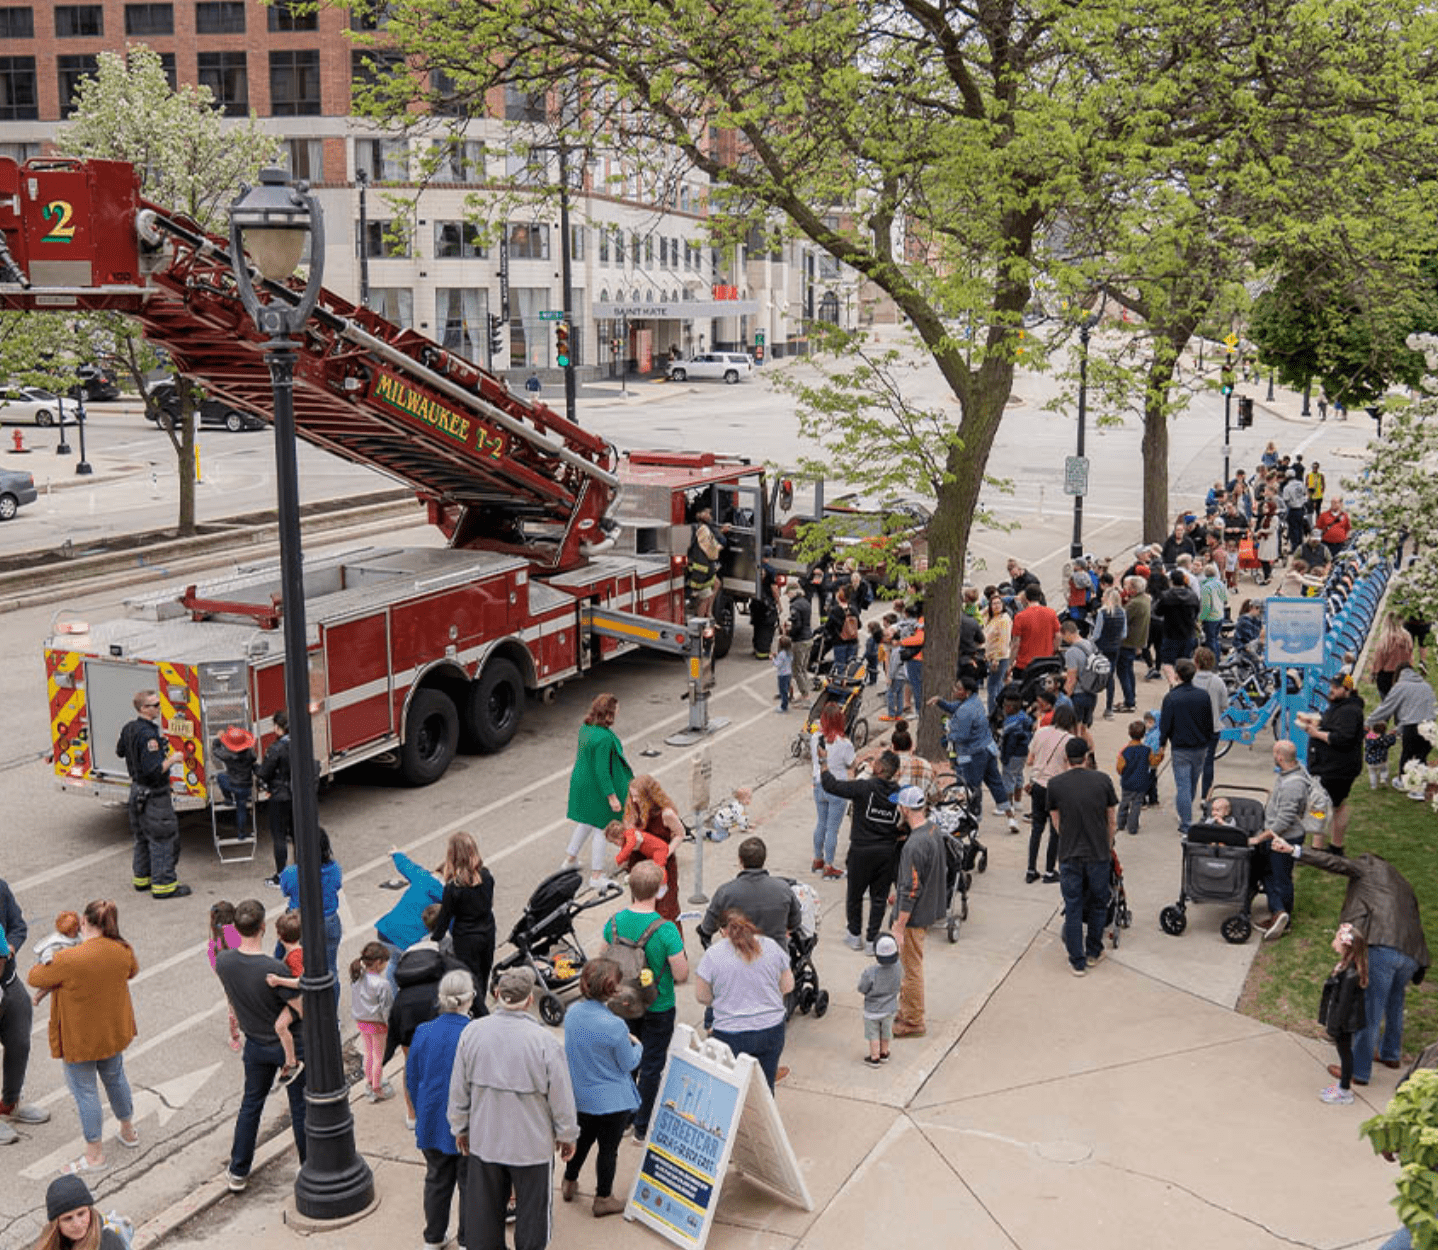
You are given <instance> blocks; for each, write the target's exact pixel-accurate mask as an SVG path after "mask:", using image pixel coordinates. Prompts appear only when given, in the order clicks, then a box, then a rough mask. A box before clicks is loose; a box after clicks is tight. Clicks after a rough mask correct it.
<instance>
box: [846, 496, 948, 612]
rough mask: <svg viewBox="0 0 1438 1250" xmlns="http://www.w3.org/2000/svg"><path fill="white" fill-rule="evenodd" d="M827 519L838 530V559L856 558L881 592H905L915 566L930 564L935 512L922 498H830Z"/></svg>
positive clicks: (920, 568) (917, 568)
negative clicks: (930, 524) (931, 529)
mask: <svg viewBox="0 0 1438 1250" xmlns="http://www.w3.org/2000/svg"><path fill="white" fill-rule="evenodd" d="M824 519H825V520H826V521H829V522H831V524H832V525H833V526H834V527H835V530H836V532H835V533H834V534H833V539H834V557H835V559H837V560H839V561H841V562H842V561H844V560H853V561H854V562H855V565H856V566H857V568H858V569H859V571H860V572H861V573H863V575H864V576H865V577H866V578H868V579H869V581H870V582H871V583H872V584H873V586H874V588H875V590H899V591H902V590H903V589H904V588H905V587H906V586H907V585H908V573H909V572H910V570H914V571H918V572H922V571H923V570H925V569H927V568H928V567H929V522H930V521H931V520H932V519H933V513H932V512H931V511H930V510H929V507H928V505H927V504H925V503H924V502H922V501H921V500H918V499H913V498H886V499H872V498H868V497H865V496H862V495H840V496H838V497H837V498H835V499H829V500H825V502H824Z"/></svg>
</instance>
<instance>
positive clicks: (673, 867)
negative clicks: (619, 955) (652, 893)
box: [620, 773, 684, 933]
mask: <svg viewBox="0 0 1438 1250" xmlns="http://www.w3.org/2000/svg"><path fill="white" fill-rule="evenodd" d="M624 822H625V823H626V824H628V825H631V826H632V827H634V828H635V829H643V830H644V832H645V833H650V834H653V835H654V836H655V837H656V838H663V839H664V840H665V841H666V842H668V843H669V858H668V860H667V861H666V862H665V864H664V890H663V891H662V893H661V894H660V896H659V901H658V903H657V904H656V907H657V910H658V912H659V914H660V915H661V916H663V917H664V919H665V920H672V921H674V923H675V924H676V925H678V924H679V855H678V851H679V848H680V846H682V845H683V843H684V822H683V821H682V820H680V818H679V809H678V808H677V807H676V806H675V804H674V800H673V799H671V798H670V797H669V796H668V795H667V794H665V793H664V787H663V786H661V785H660V784H659V782H658V780H656V779H655V778H654V777H652V776H650V774H648V773H641V774H640V775H639V776H637V777H636V778H634V780H633V781H632V782H630V784H629V798H628V801H627V802H626V803H625V806H624ZM641 858H643V856H642V855H640V853H639V852H638V851H637V850H636V851H635V852H634V853H633V854H631V855H630V856H629V858H628V860H626V861H625V862H624V863H623V864H621V865H620V867H621V868H623V869H625V870H626V871H627V870H629V869H631V868H633V867H634V865H635V864H636V863H638V862H639V860H640V859H641ZM680 932H681V933H682V932H683V928H682V927H681V928H680Z"/></svg>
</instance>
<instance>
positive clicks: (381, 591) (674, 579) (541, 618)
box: [0, 158, 793, 858]
mask: <svg viewBox="0 0 1438 1250" xmlns="http://www.w3.org/2000/svg"><path fill="white" fill-rule="evenodd" d="M266 285H267V289H268V293H269V295H270V297H271V298H279V299H285V298H290V299H297V298H298V296H297V294H296V293H295V292H294V291H293V290H291V289H290V288H289V287H287V286H284V285H279V284H274V283H267V284H266ZM0 308H5V309H10V310H43V311H47V312H65V311H67V310H74V311H77V312H78V311H87V310H97V309H98V310H109V311H116V312H121V313H125V314H128V315H130V316H132V317H134V318H136V319H137V320H138V321H139V322H140V323H141V325H142V327H143V329H144V333H145V335H146V337H147V338H148V339H149V340H150V341H151V342H152V343H155V344H157V345H159V346H162V347H163V348H164V349H165V350H166V351H167V352H168V353H169V354H170V357H171V359H172V360H173V361H174V365H175V368H176V369H177V370H178V371H180V372H182V373H185V374H188V375H190V376H192V377H194V378H196V379H197V380H199V381H200V382H202V383H203V384H204V386H205V387H206V388H207V389H208V390H209V391H211V392H213V393H214V394H216V395H218V396H220V397H221V398H223V399H224V400H226V401H227V402H229V403H231V404H233V405H235V406H236V407H238V408H241V409H244V410H247V411H249V412H253V413H255V414H257V415H259V416H262V417H265V418H266V419H268V418H269V416H270V405H271V402H272V400H271V395H272V392H271V385H270V377H269V371H268V368H267V366H266V363H265V360H264V356H263V350H262V347H263V339H262V336H261V335H260V333H259V331H258V330H257V329H256V328H255V326H254V324H253V322H252V321H251V319H250V317H249V316H248V315H247V314H246V313H245V311H244V308H243V306H242V303H241V299H240V295H239V292H238V290H237V288H236V284H235V278H234V273H233V270H232V267H231V258H230V253H229V244H228V241H227V240H223V239H219V238H216V237H214V236H211V235H208V234H206V233H205V232H204V231H203V230H202V229H200V227H199V226H198V225H196V223H194V222H193V221H191V220H189V219H188V218H186V217H184V216H183V215H180V214H177V213H174V212H171V211H169V210H167V209H165V208H162V207H161V206H159V205H156V204H153V203H149V202H147V201H145V200H144V199H143V198H142V197H141V195H140V181H139V177H138V175H137V173H136V171H135V170H134V168H133V167H132V166H131V165H129V164H127V163H124V162H118V161H104V160H85V161H75V160H43V159H42V160H31V161H29V162H27V163H26V164H24V165H17V164H16V163H15V162H14V161H12V160H9V159H8V158H0ZM300 338H301V341H300V342H299V344H298V360H297V361H296V364H295V388H294V406H295V425H296V431H297V433H298V435H299V437H301V438H304V439H306V440H307V441H308V442H310V443H313V444H315V445H316V446H319V447H322V448H324V449H325V450H327V451H329V452H332V453H333V454H335V455H338V456H341V457H344V458H346V459H348V460H351V461H354V462H356V463H359V464H364V465H367V466H370V467H373V468H376V469H380V470H382V471H384V472H386V473H388V474H390V475H392V476H394V477H395V478H397V479H399V480H401V481H403V482H404V483H406V484H407V485H408V486H410V487H411V488H412V489H413V490H414V491H415V493H416V496H417V497H418V498H419V499H420V500H421V501H422V502H423V503H424V505H425V507H426V509H427V515H428V519H429V521H430V522H431V523H433V524H434V525H435V526H437V527H438V528H439V529H440V530H441V531H442V532H443V533H444V535H445V536H446V539H447V545H446V546H444V547H441V548H402V547H388V546H386V547H374V548H366V549H363V550H359V551H354V552H349V553H346V554H343V555H336V556H324V557H317V558H314V559H307V560H306V561H305V597H306V605H305V609H306V615H307V618H308V632H309V636H308V668H309V688H310V712H311V718H312V723H313V726H314V740H315V753H316V756H317V757H318V760H319V766H320V772H321V775H322V776H327V775H330V774H332V773H334V772H336V771H338V770H339V769H341V768H344V767H347V766H349V765H351V764H355V763H358V762H360V761H363V760H374V759H384V760H387V761H389V762H392V763H393V764H394V765H395V766H396V767H398V769H399V770H400V772H401V774H402V776H403V777H404V779H405V780H406V781H408V782H409V783H411V784H416V785H422V784H427V783H429V782H432V781H434V780H436V779H437V778H438V777H439V776H441V775H442V774H443V773H444V771H445V769H446V768H447V767H448V766H449V763H450V761H451V760H452V759H453V757H454V754H455V752H456V751H457V750H475V751H497V750H499V749H501V748H502V747H504V746H505V744H506V743H508V742H509V741H510V739H511V738H513V736H514V734H515V732H516V730H517V729H518V727H519V723H520V719H521V717H522V715H523V712H524V707H525V703H526V699H527V698H528V697H530V696H531V695H541V696H543V695H547V694H550V693H552V692H553V691H554V690H556V689H557V688H558V686H559V685H560V684H561V683H563V682H565V681H568V680H571V679H573V678H576V677H578V676H580V675H581V674H583V673H585V672H586V671H587V670H588V669H590V668H591V667H593V666H594V665H595V664H596V663H597V662H599V661H600V660H603V659H605V658H608V657H611V656H614V655H618V654H620V653H623V652H626V651H632V650H634V649H636V648H637V647H641V646H643V647H652V648H656V649H658V650H661V651H668V652H671V653H680V654H683V655H685V656H687V657H688V662H689V679H690V717H689V719H690V725H689V732H690V733H691V734H692V735H699V734H702V733H703V732H704V730H705V728H706V721H707V707H706V704H707V692H708V689H709V687H710V686H711V685H712V660H713V659H714V658H719V657H722V655H723V654H724V653H725V652H726V651H727V650H728V646H729V642H730V639H731V637H732V632H733V624H734V613H735V610H736V605H737V606H738V607H739V608H741V609H749V608H750V607H752V604H753V602H754V600H755V599H756V598H757V597H758V596H760V595H763V594H765V593H766V590H765V588H764V587H763V582H762V579H761V578H760V576H759V566H760V561H761V553H762V549H763V546H764V545H765V544H766V543H767V542H768V541H770V539H771V538H772V537H773V534H774V532H775V529H776V527H775V526H774V523H773V517H774V513H775V511H776V509H777V508H778V507H779V506H780V502H781V501H780V496H781V484H780V483H779V482H774V483H773V484H772V487H766V483H765V475H764V472H763V470H762V468H761V467H759V466H754V465H751V464H750V463H749V462H748V461H747V460H746V459H744V458H741V457H737V456H728V455H721V454H717V453H711V452H702V453H685V452H663V451H657V452H638V451H636V452H631V453H627V454H625V455H622V456H621V455H620V454H619V453H618V452H617V451H616V449H615V448H614V446H613V445H612V444H610V443H609V442H607V441H606V440H605V439H603V438H601V437H599V436H598V435H596V434H594V433H593V432H591V431H588V430H585V429H582V428H581V427H580V426H578V425H576V424H574V423H572V422H570V421H568V420H566V419H565V418H564V417H562V416H560V415H559V414H557V413H555V412H553V411H552V410H551V409H549V408H548V407H547V406H545V405H544V404H543V403H540V402H538V401H537V400H534V399H530V398H526V397H522V396H520V395H518V394H515V393H514V392H512V391H510V389H509V388H508V386H507V385H506V384H505V383H504V381H503V380H502V379H500V378H498V377H496V376H494V375H493V374H491V373H489V372H487V371H485V370H484V369H481V368H479V367H477V366H476V365H474V364H472V363H471V362H469V361H468V360H465V359H464V358H462V357H460V356H458V355H456V354H455V353H453V352H450V351H447V350H446V349H444V348H443V347H441V346H439V345H438V344H436V343H434V342H433V341H431V340H430V339H428V338H426V337H425V336H424V335H422V334H419V333H416V332H415V331H413V330H410V329H405V328H401V327H399V326H396V325H394V324H392V323H390V322H389V321H387V320H385V319H384V318H383V317H380V316H378V315H377V314H376V313H374V312H372V311H371V310H369V309H365V308H359V307H356V306H354V305H353V304H350V303H348V302H347V301H345V300H344V299H342V298H340V297H339V296H337V295H335V294H334V293H333V292H330V291H322V292H321V294H320V298H319V303H318V305H317V307H316V309H315V312H314V313H313V315H312V316H311V318H310V320H309V321H308V322H307V323H306V325H305V327H304V330H303V333H302V335H301V336H300ZM782 495H783V506H785V507H787V506H789V504H790V502H791V500H792V485H791V483H789V482H784V483H782ZM706 505H707V506H709V507H710V508H711V509H713V511H714V513H715V515H716V516H719V517H723V518H725V519H726V521H727V523H728V525H729V534H728V542H727V544H726V548H725V552H724V556H723V567H722V571H723V574H724V586H725V590H724V592H723V593H722V594H721V595H720V596H719V597H718V598H717V599H716V600H715V602H714V604H713V606H712V607H711V609H710V612H711V616H712V620H711V619H708V618H703V619H700V618H695V619H690V617H689V614H688V611H687V607H688V602H687V596H686V592H685V569H686V558H685V557H686V553H687V551H688V550H689V544H690V541H691V530H692V526H691V524H690V522H691V521H692V520H693V517H694V514H695V513H696V512H697V511H698V510H699V509H700V508H701V507H703V506H706ZM792 528H793V527H792V525H791V526H790V533H791V534H792ZM284 606H285V605H284V603H283V600H282V597H281V595H280V580H279V565H278V561H274V562H269V563H264V564H258V565H254V566H251V567H242V568H239V569H237V570H235V571H234V572H233V573H232V574H230V575H227V576H222V577H217V578H212V579H210V580H207V581H196V582H195V583H193V584H191V585H189V586H187V587H185V588H184V589H183V590H181V591H180V592H179V593H175V591H174V590H173V589H155V590H153V591H150V592H146V593H141V594H138V595H136V596H134V597H133V598H131V599H129V600H127V601H126V604H125V608H126V612H125V615H124V616H122V617H118V618H115V619H111V620H104V621H90V620H88V619H84V618H82V617H80V616H77V615H74V614H70V613H67V612H66V611H64V610H61V611H60V612H57V614H56V617H55V620H54V622H53V624H52V630H51V637H50V638H49V640H48V642H47V645H46V648H45V671H46V678H47V683H48V694H49V706H50V723H51V739H52V766H53V769H54V772H55V776H56V778H57V780H58V784H59V785H60V786H61V787H62V788H63V789H66V790H71V791H84V792H89V793H92V794H101V795H106V794H108V795H114V796H116V797H120V796H122V795H123V793H124V791H125V788H126V787H127V786H128V784H129V781H128V777H127V775H126V771H125V767H124V762H123V760H121V759H120V758H119V756H117V755H116V754H115V744H116V740H117V738H118V736H119V730H120V727H121V726H122V725H123V724H124V722H125V721H127V720H129V719H130V718H131V717H132V716H133V714H134V713H133V710H132V707H131V697H132V695H133V694H134V692H135V691H137V690H139V689H141V688H145V687H153V688H155V689H157V690H158V691H159V692H160V699H161V703H162V713H163V716H162V726H163V729H164V732H165V735H166V737H167V738H168V739H169V741H170V744H171V745H172V746H173V747H174V748H175V749H176V750H177V751H178V752H179V753H180V755H181V757H182V762H181V763H179V764H176V765H175V766H174V768H173V770H172V777H171V789H172V795H173V798H174V801H175V805H176V807H178V808H186V807H189V808H198V807H204V806H208V807H209V808H210V810H211V812H212V813H213V812H214V810H215V808H217V807H219V806H221V805H223V803H224V799H223V797H222V796H221V794H220V792H219V789H218V786H216V785H214V784H213V782H214V777H215V770H214V767H213V766H212V762H211V755H212V751H211V744H213V742H214V741H215V739H216V738H217V737H218V736H219V735H220V734H221V733H222V732H223V731H225V730H226V729H229V728H231V727H239V728H241V729H244V730H246V731H247V732H249V733H251V734H252V735H253V736H254V738H255V739H256V742H257V749H258V750H259V751H260V752H261V753H263V751H264V749H265V748H266V746H268V744H269V743H270V742H272V741H273V740H274V737H275V725H274V715H275V713H276V712H277V711H279V710H280V709H281V708H282V707H283V705H284V662H285V655H284V647H283V641H282V634H281V630H280V628H279V624H280V621H281V619H282V617H283V614H284ZM212 823H213V826H214V828H215V830H216V833H215V840H216V845H217V849H218V851H219V853H220V855H221V857H222V858H239V857H246V855H245V852H246V851H248V854H253V842H252V841H251V842H250V843H249V846H248V847H246V846H245V845H244V844H242V843H240V842H239V841H238V840H237V839H234V838H231V837H228V836H223V835H221V833H220V832H219V827H220V826H219V822H218V821H214V820H213V818H212ZM227 823H228V822H227Z"/></svg>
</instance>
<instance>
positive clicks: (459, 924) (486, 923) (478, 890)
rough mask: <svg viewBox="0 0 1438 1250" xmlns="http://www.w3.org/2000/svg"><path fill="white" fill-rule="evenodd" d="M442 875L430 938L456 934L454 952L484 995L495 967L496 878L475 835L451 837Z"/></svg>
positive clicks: (436, 938)
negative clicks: (442, 885) (480, 849)
mask: <svg viewBox="0 0 1438 1250" xmlns="http://www.w3.org/2000/svg"><path fill="white" fill-rule="evenodd" d="M440 875H441V877H442V878H443V879H444V893H443V894H441V895H440V898H439V915H438V916H436V917H435V918H434V923H433V924H432V925H431V926H430V930H429V932H430V936H431V937H432V938H434V940H435V941H436V942H438V941H439V940H440V939H441V938H443V937H444V935H445V934H446V933H449V932H450V931H451V930H452V931H453V933H454V953H455V955H456V957H457V958H458V959H459V960H460V962H461V963H463V964H464V966H465V967H466V968H468V969H469V971H470V975H471V976H473V977H474V984H475V986H476V988H477V989H478V990H479V993H480V995H481V996H482V995H483V994H484V993H485V991H486V989H487V988H488V986H489V970H490V968H491V967H492V966H493V964H494V878H493V877H492V876H490V873H489V869H488V868H486V867H485V866H484V860H483V859H482V858H481V856H480V854H479V847H478V846H477V845H476V844H475V841H474V838H473V836H472V835H470V834H468V833H465V832H464V831H463V830H457V831H456V832H454V833H452V834H450V835H449V844H448V845H447V846H446V847H445V850H444V867H443V868H442V869H440Z"/></svg>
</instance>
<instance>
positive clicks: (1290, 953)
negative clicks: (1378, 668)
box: [1238, 685, 1438, 1058]
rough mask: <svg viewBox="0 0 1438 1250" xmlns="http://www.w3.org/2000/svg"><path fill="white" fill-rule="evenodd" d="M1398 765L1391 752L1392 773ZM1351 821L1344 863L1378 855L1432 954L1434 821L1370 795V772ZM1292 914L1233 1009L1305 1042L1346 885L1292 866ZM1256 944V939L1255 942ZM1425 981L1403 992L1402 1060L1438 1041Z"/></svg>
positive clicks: (1368, 699) (1316, 1029)
mask: <svg viewBox="0 0 1438 1250" xmlns="http://www.w3.org/2000/svg"><path fill="white" fill-rule="evenodd" d="M1362 693H1363V698H1364V705H1365V706H1366V707H1368V708H1369V709H1372V708H1374V707H1376V706H1377V700H1378V692H1377V691H1376V690H1375V689H1373V687H1372V686H1369V685H1365V686H1364V687H1363V688H1362ZM1397 763H1398V748H1397V747H1396V746H1395V747H1394V748H1393V752H1392V755H1391V756H1390V765H1391V766H1395V767H1396V765H1397ZM1349 802H1350V803H1351V804H1352V809H1353V815H1352V818H1351V819H1350V821H1349V824H1348V834H1347V837H1346V838H1345V840H1344V849H1345V850H1346V851H1347V852H1348V853H1349V854H1350V855H1361V854H1362V853H1363V852H1364V851H1370V852H1372V853H1373V854H1375V855H1381V856H1383V858H1384V859H1386V860H1387V861H1388V862H1389V863H1391V864H1392V865H1393V866H1394V867H1395V868H1397V869H1398V871H1399V872H1401V873H1402V874H1403V875H1404V876H1405V877H1407V878H1408V880H1409V882H1410V883H1411V884H1412V886H1413V889H1414V891H1415V892H1416V893H1417V895H1418V906H1419V908H1420V910H1421V911H1422V914H1423V920H1424V928H1425V929H1426V931H1427V935H1428V942H1429V947H1430V950H1431V949H1433V948H1434V946H1435V945H1438V813H1435V812H1434V810H1433V808H1432V807H1431V806H1430V805H1429V804H1428V803H1418V802H1415V801H1414V800H1412V799H1410V798H1409V797H1408V796H1407V795H1406V794H1405V793H1403V791H1401V790H1395V789H1394V788H1393V787H1392V786H1391V785H1388V786H1382V787H1380V788H1379V789H1377V790H1372V789H1370V788H1369V784H1368V772H1367V769H1366V768H1365V769H1364V772H1363V774H1362V775H1361V776H1360V777H1359V778H1358V780H1357V782H1355V783H1354V786H1353V791H1352V794H1351V796H1350V798H1349ZM1293 876H1294V887H1295V896H1296V903H1295V909H1294V910H1295V914H1294V920H1293V923H1292V925H1291V926H1290V927H1289V930H1288V936H1287V937H1285V938H1284V939H1282V940H1281V941H1278V942H1265V943H1264V944H1263V946H1262V949H1261V950H1259V952H1258V955H1257V958H1255V960H1254V961H1253V967H1252V969H1251V970H1250V971H1249V974H1248V981H1247V983H1246V984H1245V985H1244V988H1243V994H1242V995H1241V997H1240V998H1239V1003H1238V1008H1239V1010H1240V1011H1242V1012H1243V1013H1244V1014H1246V1015H1250V1016H1255V1017H1257V1018H1258V1019H1259V1020H1262V1021H1264V1022H1265V1023H1267V1024H1272V1025H1276V1026H1277V1027H1278V1028H1281V1029H1288V1030H1291V1031H1292V1032H1295V1033H1302V1034H1306V1035H1307V1036H1309V1037H1317V1038H1322V1037H1325V1036H1326V1034H1325V1033H1324V1031H1323V1027H1322V1026H1321V1025H1320V1024H1319V1023H1318V1021H1317V1016H1318V997H1319V994H1320V992H1321V991H1322V988H1323V982H1324V979H1325V978H1326V977H1327V976H1328V974H1329V973H1330V972H1331V971H1332V970H1333V964H1334V962H1335V960H1336V956H1335V955H1334V953H1333V951H1332V949H1331V948H1330V946H1329V943H1330V942H1332V940H1333V931H1334V929H1336V928H1337V927H1338V914H1339V912H1340V911H1341V910H1342V907H1343V896H1344V894H1345V892H1346V890H1347V886H1348V878H1346V877H1341V876H1339V875H1338V874H1336V873H1331V872H1322V871H1320V870H1319V869H1317V868H1313V867H1305V866H1303V865H1302V864H1298V865H1295V866H1294V870H1293ZM1260 937H1261V934H1259V933H1258V932H1257V931H1255V935H1254V940H1258V939H1259V938H1260ZM1435 975H1438V974H1434V973H1431V972H1430V974H1429V976H1428V977H1427V978H1426V979H1425V980H1424V982H1423V984H1422V985H1419V986H1411V987H1410V988H1409V990H1408V1007H1407V1012H1406V1015H1405V1018H1404V1025H1403V1053H1404V1056H1405V1058H1411V1057H1412V1056H1414V1055H1416V1054H1417V1053H1418V1052H1419V1051H1420V1050H1422V1049H1423V1047H1424V1046H1426V1045H1428V1043H1430V1042H1432V1041H1435V1040H1438V985H1435V983H1434V978H1435Z"/></svg>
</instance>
